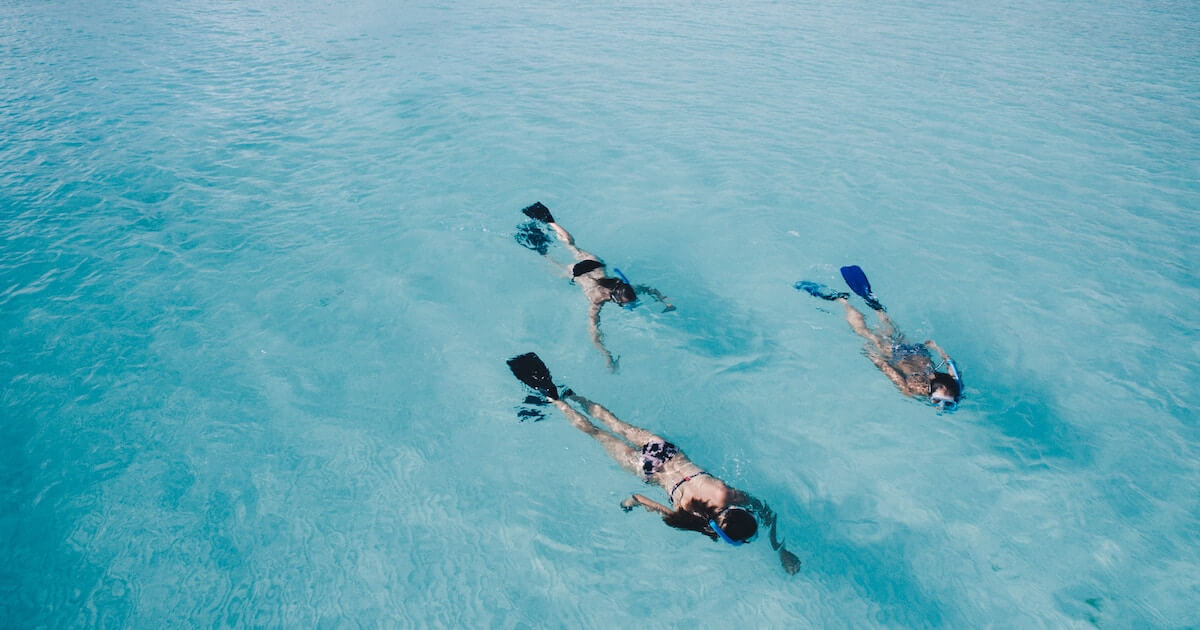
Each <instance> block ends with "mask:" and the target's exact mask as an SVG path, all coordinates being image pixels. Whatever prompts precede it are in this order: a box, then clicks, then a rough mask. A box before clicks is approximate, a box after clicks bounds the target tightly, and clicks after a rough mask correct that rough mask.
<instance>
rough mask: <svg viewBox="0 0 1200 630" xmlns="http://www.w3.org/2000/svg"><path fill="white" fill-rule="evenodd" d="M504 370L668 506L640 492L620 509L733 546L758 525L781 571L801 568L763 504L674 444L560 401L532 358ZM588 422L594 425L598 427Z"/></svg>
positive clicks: (607, 414) (588, 407) (577, 400)
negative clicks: (646, 514) (639, 509)
mask: <svg viewBox="0 0 1200 630" xmlns="http://www.w3.org/2000/svg"><path fill="white" fill-rule="evenodd" d="M509 366H510V368H512V370H513V374H514V375H516V376H517V378H519V379H520V380H521V381H522V382H524V383H525V384H526V385H529V386H530V387H533V388H534V389H536V390H538V391H539V392H541V393H542V394H543V395H544V396H546V397H547V398H548V399H549V400H550V402H551V403H553V405H554V406H555V407H556V408H557V409H558V410H559V411H561V412H562V414H563V416H565V417H566V418H567V420H568V421H570V422H571V424H572V425H573V426H574V427H575V428H577V429H579V430H580V431H582V432H584V433H586V434H588V435H589V436H591V437H592V438H593V439H595V440H596V441H597V442H599V443H600V444H601V445H602V446H603V447H604V450H605V451H606V452H607V453H608V454H609V456H610V457H612V458H613V459H614V460H615V461H616V462H617V463H618V464H619V465H620V466H621V467H622V468H624V469H625V470H627V471H629V472H630V473H632V474H634V475H636V476H637V477H639V478H640V479H641V480H642V481H643V482H645V483H647V484H654V485H657V486H658V487H660V488H662V489H663V492H664V493H666V495H667V502H668V503H670V504H671V506H670V507H669V506H667V505H664V504H662V503H659V502H657V501H654V500H653V499H650V498H648V497H646V496H644V495H642V494H633V495H632V496H630V497H629V498H627V499H625V500H624V501H622V502H621V507H622V508H623V509H624V510H625V511H629V510H632V509H633V508H635V507H637V506H639V505H640V506H642V507H644V508H646V509H647V510H650V511H652V512H656V513H658V514H659V515H660V516H662V519H663V522H665V523H666V524H668V525H670V526H672V527H675V528H678V529H684V530H689V531H695V532H698V533H701V534H704V535H705V536H707V537H709V538H711V539H713V540H722V541H724V542H726V543H728V544H731V545H735V546H737V545H741V544H743V543H746V542H749V541H750V540H751V539H753V538H754V537H755V534H756V533H757V531H758V526H759V523H760V522H761V523H762V525H763V526H765V527H767V528H768V530H769V540H770V543H771V547H772V548H773V549H774V550H776V551H777V552H778V553H779V560H780V563H781V564H782V566H783V568H784V570H785V571H787V572H788V573H789V574H791V573H795V572H796V571H798V570H799V569H800V559H799V558H797V557H796V556H795V554H793V553H792V552H790V551H788V550H787V549H786V548H785V546H784V544H783V543H782V542H779V541H778V540H777V538H776V533H777V532H776V516H775V513H774V512H773V511H772V510H771V508H770V507H768V506H767V505H766V504H765V503H763V502H762V501H759V500H758V499H756V498H754V497H753V496H751V495H750V494H748V493H746V492H743V491H741V490H738V489H737V488H733V487H731V486H729V485H727V484H725V482H724V481H722V480H721V479H719V478H717V477H715V476H713V475H711V474H709V473H708V472H706V471H705V470H704V469H703V468H701V467H700V466H698V465H696V464H695V463H693V462H692V460H690V459H689V458H688V457H687V455H685V454H684V453H683V451H682V450H680V449H679V448H678V447H676V446H675V445H674V444H672V443H670V442H669V441H667V440H665V439H663V438H662V437H661V436H659V435H656V434H654V433H652V432H650V431H647V430H646V429H643V428H641V427H637V426H634V425H632V424H629V423H627V422H624V421H622V420H621V419H619V418H617V417H616V416H615V415H613V413H612V412H611V411H609V410H608V409H606V408H605V407H603V406H602V405H600V404H598V403H596V402H593V401H591V400H588V399H587V398H584V397H583V396H580V395H578V394H576V393H574V392H572V391H571V390H566V391H565V392H563V394H562V396H561V397H560V396H559V395H558V391H557V388H556V387H555V386H554V385H553V382H552V381H551V379H550V375H549V372H548V371H547V370H546V369H545V366H544V364H542V363H541V360H540V359H538V358H537V355H534V354H532V353H530V354H526V355H522V356H521V357H515V358H514V359H512V360H510V361H509ZM568 401H570V402H571V403H574V404H576V405H578V406H579V407H580V408H581V409H582V410H583V411H580V410H579V409H576V408H575V407H573V406H571V405H570V404H568ZM593 420H595V421H599V425H598V424H597V423H596V422H594V421H593Z"/></svg>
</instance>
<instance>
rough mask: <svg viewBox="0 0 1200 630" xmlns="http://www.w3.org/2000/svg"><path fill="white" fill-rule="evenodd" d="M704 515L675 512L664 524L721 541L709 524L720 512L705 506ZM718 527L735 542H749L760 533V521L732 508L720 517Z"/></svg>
mask: <svg viewBox="0 0 1200 630" xmlns="http://www.w3.org/2000/svg"><path fill="white" fill-rule="evenodd" d="M703 509H704V514H693V513H692V512H688V511H687V510H675V511H674V512H671V513H670V514H668V515H666V516H664V517H663V522H664V523H666V524H667V525H670V526H671V527H674V528H675V529H686V530H688V531H693V532H700V533H701V534H704V535H705V536H708V537H709V538H711V539H713V540H719V538H718V537H717V533H716V532H714V531H713V528H712V527H711V526H710V525H709V524H708V522H709V521H710V520H712V519H714V518H717V513H718V511H719V510H716V509H713V508H712V506H709V505H705V506H703ZM717 525H720V526H721V529H723V530H725V535H726V536H729V537H730V538H732V539H734V540H749V539H750V538H751V537H753V536H754V534H755V533H757V532H758V521H757V520H755V518H754V515H752V514H750V512H748V511H746V510H743V509H742V508H738V507H735V508H730V509H728V510H725V513H724V514H721V515H720V520H718V521H717Z"/></svg>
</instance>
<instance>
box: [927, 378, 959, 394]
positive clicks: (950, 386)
mask: <svg viewBox="0 0 1200 630" xmlns="http://www.w3.org/2000/svg"><path fill="white" fill-rule="evenodd" d="M939 387H943V388H945V389H946V393H947V394H949V395H950V397H951V398H953V399H954V400H958V396H959V394H960V392H959V391H958V381H956V380H954V377H953V376H950V375H949V374H946V373H945V372H934V373H933V378H931V379H929V393H930V394H932V393H934V392H936V391H937V390H938V388H939Z"/></svg>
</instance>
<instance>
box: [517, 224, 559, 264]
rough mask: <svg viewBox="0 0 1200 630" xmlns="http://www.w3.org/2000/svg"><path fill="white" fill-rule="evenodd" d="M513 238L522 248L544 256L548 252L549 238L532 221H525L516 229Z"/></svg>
mask: <svg viewBox="0 0 1200 630" xmlns="http://www.w3.org/2000/svg"><path fill="white" fill-rule="evenodd" d="M513 238H515V239H516V240H517V242H518V243H520V244H521V246H522V247H525V248H527V249H532V250H533V251H535V252H537V253H539V254H541V255H543V256H545V255H546V254H548V253H549V252H550V237H549V236H548V235H547V234H546V233H545V232H543V231H542V227H541V226H540V225H539V224H537V223H536V222H534V221H526V222H524V223H522V224H521V225H519V226H518V227H517V233H516V234H514V235H513Z"/></svg>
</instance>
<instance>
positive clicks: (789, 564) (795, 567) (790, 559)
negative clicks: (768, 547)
mask: <svg viewBox="0 0 1200 630" xmlns="http://www.w3.org/2000/svg"><path fill="white" fill-rule="evenodd" d="M779 562H780V564H782V565H783V570H784V571H787V574H788V575H796V572H797V571H799V570H800V558H797V557H796V554H794V553H792V552H790V551H788V550H787V549H780V550H779Z"/></svg>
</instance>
